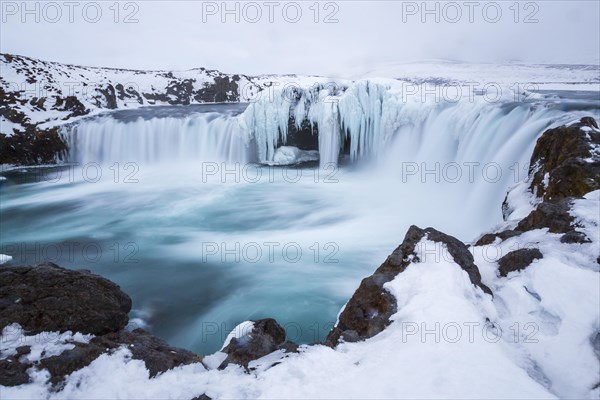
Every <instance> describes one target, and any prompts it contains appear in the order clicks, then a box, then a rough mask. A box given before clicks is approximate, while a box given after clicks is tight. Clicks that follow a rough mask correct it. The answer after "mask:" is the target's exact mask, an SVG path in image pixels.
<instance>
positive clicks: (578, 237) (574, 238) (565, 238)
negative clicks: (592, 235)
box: [560, 231, 592, 244]
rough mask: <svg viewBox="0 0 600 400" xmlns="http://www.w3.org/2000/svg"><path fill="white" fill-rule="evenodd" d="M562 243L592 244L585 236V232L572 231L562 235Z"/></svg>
mask: <svg viewBox="0 0 600 400" xmlns="http://www.w3.org/2000/svg"><path fill="white" fill-rule="evenodd" d="M560 242H561V243H580V244H582V243H591V242H592V241H591V240H590V239H588V238H587V236H585V234H584V233H583V232H578V231H570V232H567V233H565V234H564V235H562V237H561V238H560Z"/></svg>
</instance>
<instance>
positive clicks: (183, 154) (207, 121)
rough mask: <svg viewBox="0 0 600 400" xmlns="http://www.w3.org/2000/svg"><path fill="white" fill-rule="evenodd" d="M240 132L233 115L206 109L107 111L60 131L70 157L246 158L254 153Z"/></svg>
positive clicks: (252, 157) (147, 160)
mask: <svg viewBox="0 0 600 400" xmlns="http://www.w3.org/2000/svg"><path fill="white" fill-rule="evenodd" d="M245 132H246V131H245V129H243V128H241V127H240V120H239V119H238V118H237V117H235V116H229V115H222V114H220V113H214V112H209V113H203V114H194V115H192V116H185V117H161V118H158V117H157V118H149V119H145V118H142V117H139V118H137V119H133V120H130V121H124V120H120V119H117V118H114V117H112V116H110V115H107V116H101V117H95V118H91V119H87V120H83V121H81V122H79V123H76V124H74V125H72V126H70V127H68V128H66V129H64V130H63V133H62V134H63V137H64V138H65V139H66V141H67V143H68V145H69V161H71V162H80V163H88V162H98V163H106V164H108V163H111V162H114V161H121V162H125V161H126V162H138V163H161V162H179V161H181V162H189V161H215V162H240V163H248V162H252V161H254V160H255V157H256V156H255V152H254V147H255V146H252V140H251V138H249V137H248V136H247V135H246V133H245Z"/></svg>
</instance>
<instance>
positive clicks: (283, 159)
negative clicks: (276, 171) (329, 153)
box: [272, 146, 319, 165]
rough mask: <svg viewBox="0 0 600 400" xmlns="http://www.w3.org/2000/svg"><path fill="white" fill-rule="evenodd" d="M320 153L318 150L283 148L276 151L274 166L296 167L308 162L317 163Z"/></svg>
mask: <svg viewBox="0 0 600 400" xmlns="http://www.w3.org/2000/svg"><path fill="white" fill-rule="evenodd" d="M318 159H319V152H318V151H316V150H300V149H299V148H297V147H294V146H281V147H279V148H278V149H277V150H275V155H274V156H273V163H272V164H274V165H294V164H300V163H303V162H307V161H317V160H318Z"/></svg>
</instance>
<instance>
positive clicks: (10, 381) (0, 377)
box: [0, 356, 31, 386]
mask: <svg viewBox="0 0 600 400" xmlns="http://www.w3.org/2000/svg"><path fill="white" fill-rule="evenodd" d="M29 367H30V365H28V364H21V363H20V362H19V360H18V357H14V356H13V357H8V358H5V359H4V360H0V385H2V386H18V385H23V384H25V383H29V382H30V380H31V379H30V378H29V375H28V374H27V369H28V368H29Z"/></svg>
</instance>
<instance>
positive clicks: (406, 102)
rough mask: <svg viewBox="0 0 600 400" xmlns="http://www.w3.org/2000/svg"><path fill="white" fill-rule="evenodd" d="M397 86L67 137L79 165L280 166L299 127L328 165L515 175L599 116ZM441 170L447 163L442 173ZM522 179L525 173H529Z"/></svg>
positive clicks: (303, 92) (542, 102)
mask: <svg viewBox="0 0 600 400" xmlns="http://www.w3.org/2000/svg"><path fill="white" fill-rule="evenodd" d="M410 94H411V95H410V96H409V95H407V90H406V87H404V86H403V85H401V84H399V83H398V82H397V81H389V80H388V81H377V82H374V81H371V80H361V81H357V82H354V83H353V84H352V85H350V86H348V87H344V88H343V90H342V91H337V92H334V91H332V90H329V89H327V88H325V87H321V88H317V89H315V88H314V87H310V88H305V89H296V91H295V92H294V93H293V95H290V93H289V91H288V92H286V91H285V90H284V89H281V90H275V91H274V92H273V93H272V94H271V95H269V96H268V98H266V97H265V98H262V99H258V101H255V102H253V103H251V104H250V105H248V107H247V108H246V109H245V110H244V111H243V112H242V113H240V114H238V115H231V114H227V113H220V112H215V111H214V110H212V111H210V112H205V113H196V114H191V115H165V113H162V114H160V115H154V114H153V113H152V112H153V110H152V109H148V110H146V111H145V112H146V113H147V114H146V115H145V118H143V117H141V116H139V117H138V118H129V119H127V118H126V119H122V118H121V119H120V118H117V117H115V116H112V115H111V114H108V115H105V116H100V117H94V118H89V119H85V120H82V121H80V122H78V123H76V124H74V125H72V126H71V127H70V128H68V129H66V131H65V132H64V133H63V135H64V137H65V138H66V140H67V142H68V144H69V147H70V155H69V157H70V161H77V162H111V161H134V162H141V163H160V162H177V161H182V162H190V161H221V162H237V163H250V162H257V161H258V162H272V161H273V157H274V155H275V150H276V149H277V146H278V145H280V144H284V145H285V144H286V143H287V140H288V131H289V129H290V121H291V118H293V121H294V122H295V127H296V128H300V125H301V124H302V123H303V122H304V121H308V122H309V123H310V124H311V125H312V126H313V127H316V128H317V130H318V135H319V138H318V146H319V156H320V165H321V167H324V166H327V165H329V164H332V163H333V164H336V163H337V162H338V158H339V156H340V155H341V154H342V152H343V151H344V150H346V151H347V155H348V157H349V158H350V160H352V161H356V160H359V159H363V160H370V161H375V162H376V163H377V164H380V165H383V166H384V167H386V168H388V169H393V168H396V169H397V168H403V167H404V166H405V165H404V164H406V163H435V162H438V163H453V162H456V163H459V164H461V163H463V164H464V163H472V162H486V163H497V164H498V165H499V166H500V168H501V169H502V171H503V173H505V174H506V171H507V169H508V168H510V167H511V165H512V164H513V163H515V162H523V163H525V162H526V161H527V160H526V158H527V157H529V155H530V154H531V150H532V149H533V145H534V143H535V140H536V138H537V137H538V136H539V135H540V134H541V133H542V132H543V131H544V130H545V129H547V128H548V127H551V126H556V125H559V124H563V123H567V122H570V121H573V120H576V119H578V118H579V117H581V116H583V115H590V114H592V115H594V116H598V111H599V109H600V106H599V105H598V100H597V99H596V100H594V99H591V98H590V99H588V100H581V99H579V100H577V101H572V102H569V101H566V100H564V99H560V98H555V97H552V96H541V95H533V94H530V95H529V96H527V97H525V98H522V95H521V94H518V97H517V98H514V94H513V93H512V92H511V91H506V92H504V93H503V96H502V97H500V98H496V99H494V101H490V100H489V99H488V98H486V96H484V95H481V94H478V95H473V94H472V93H466V94H465V93H463V94H462V97H460V98H459V99H458V100H456V101H449V100H446V99H440V98H439V97H437V96H435V95H431V93H429V95H427V93H426V95H425V96H422V95H414V92H410ZM436 168H437V167H436ZM521 177H522V176H521Z"/></svg>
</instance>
